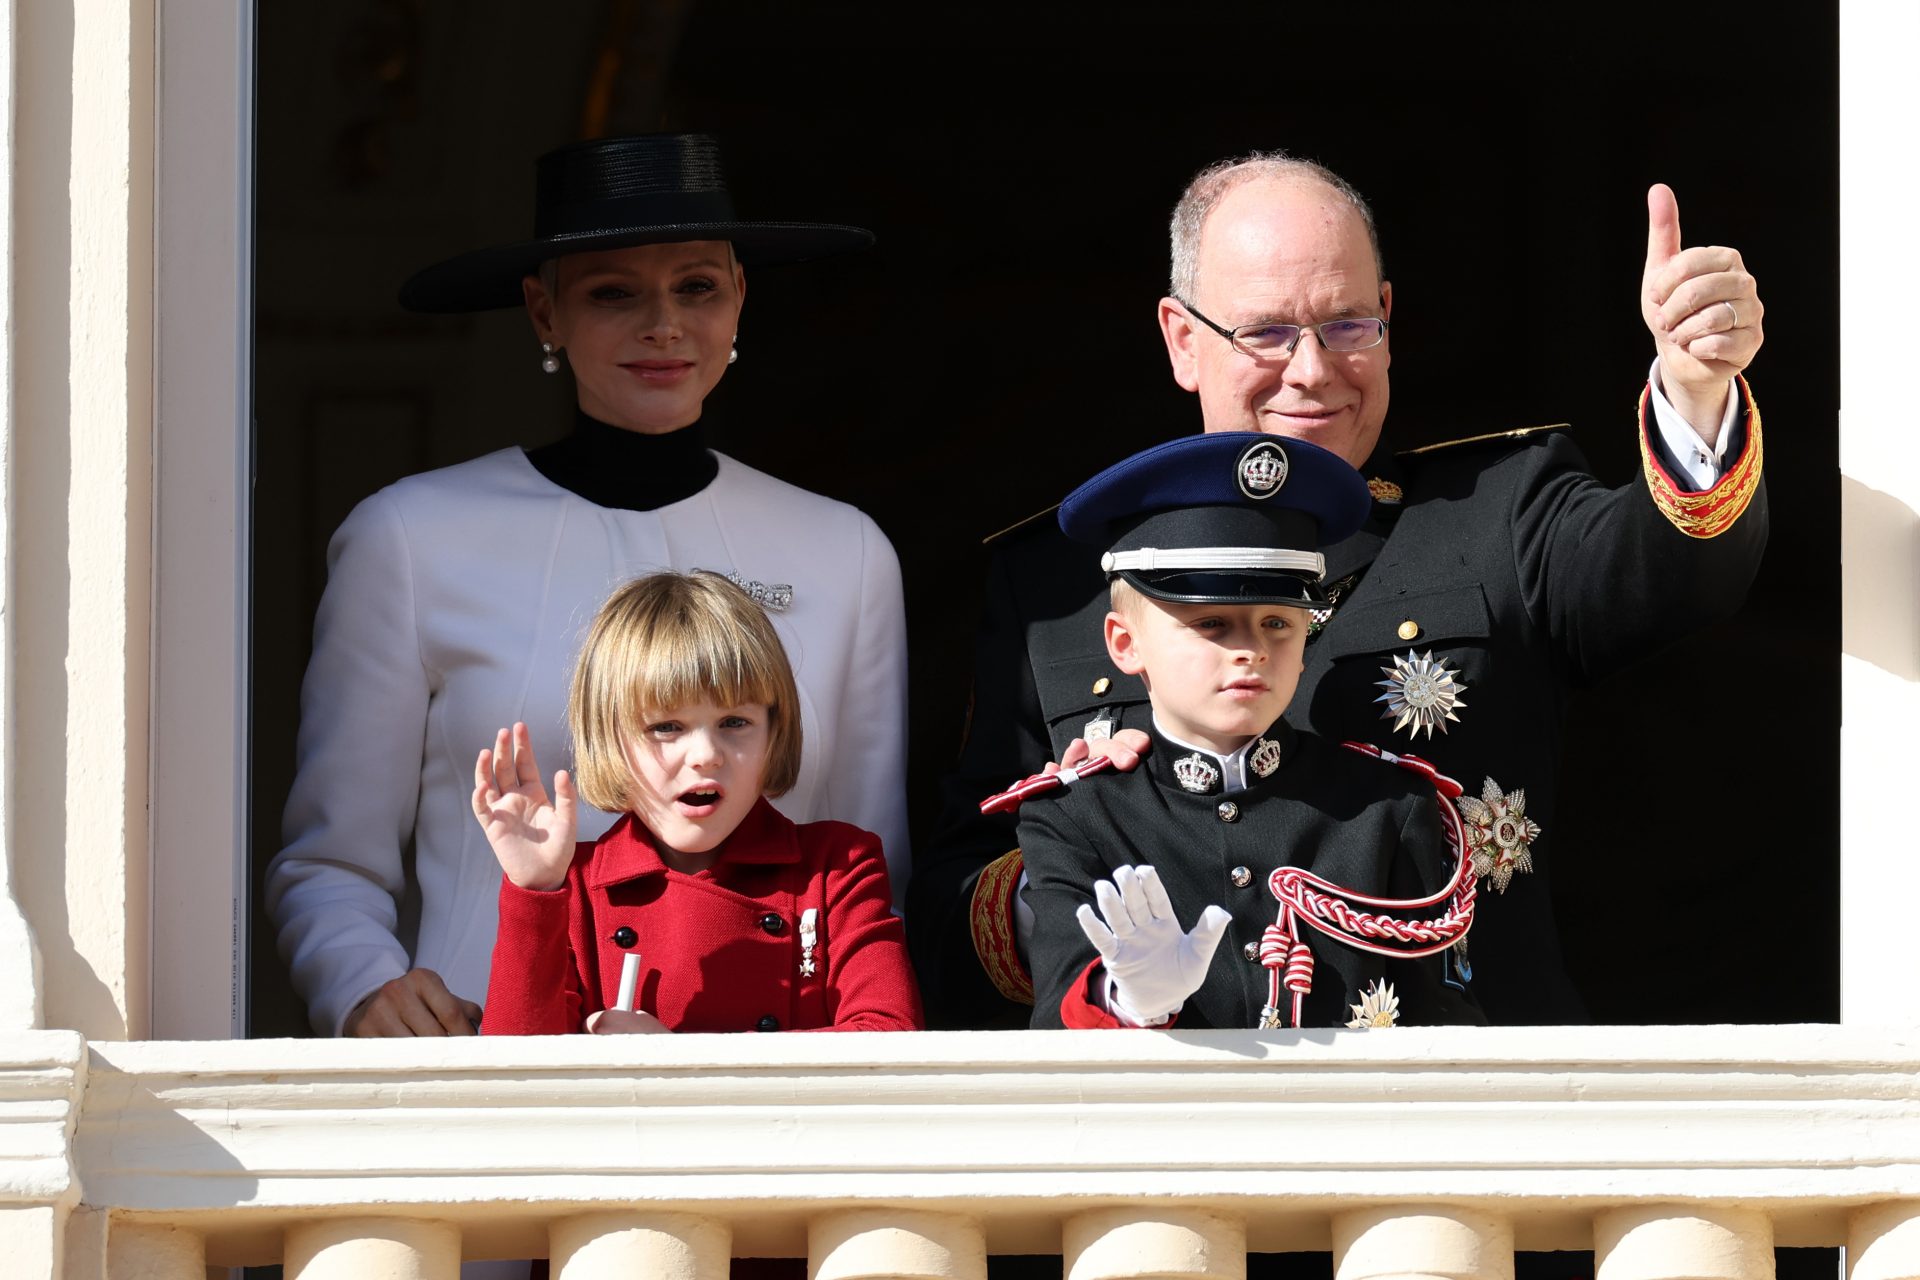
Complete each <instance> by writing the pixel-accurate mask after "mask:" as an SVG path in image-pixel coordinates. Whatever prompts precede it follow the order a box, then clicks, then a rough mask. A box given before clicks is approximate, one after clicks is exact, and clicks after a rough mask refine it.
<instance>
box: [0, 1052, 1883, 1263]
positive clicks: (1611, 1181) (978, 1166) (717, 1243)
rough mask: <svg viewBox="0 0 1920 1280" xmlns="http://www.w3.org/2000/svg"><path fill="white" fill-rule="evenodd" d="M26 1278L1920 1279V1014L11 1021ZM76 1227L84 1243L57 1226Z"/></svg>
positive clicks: (19, 1223) (2, 1079) (8, 1203)
mask: <svg viewBox="0 0 1920 1280" xmlns="http://www.w3.org/2000/svg"><path fill="white" fill-rule="evenodd" d="M0 1055H5V1057H4V1061H0V1178H3V1179H4V1183H3V1184H0V1197H4V1205H3V1206H0V1232H4V1233H6V1234H5V1235H4V1238H0V1244H4V1246H5V1247H6V1248H7V1249H8V1250H9V1251H10V1252H9V1253H8V1255H7V1256H8V1264H7V1265H6V1266H5V1272H6V1274H8V1275H21V1276H31V1275H40V1274H45V1275H50V1276H64V1277H77V1276H87V1277H89V1280H93V1278H95V1277H105V1276H114V1277H119V1276H133V1275H138V1276H143V1277H151V1278H152V1280H161V1278H163V1277H192V1280H201V1277H202V1274H203V1272H202V1268H203V1267H205V1266H208V1265H213V1266H221V1265H238V1264H242V1263H266V1262H275V1261H282V1262H284V1263H285V1264H286V1267H287V1271H286V1274H287V1275H288V1277H290V1280H331V1278H333V1277H348V1276H352V1277H362V1276H385V1275H392V1276H420V1277H428V1276H434V1277H453V1276H454V1275H455V1274H456V1266H455V1264H456V1261H457V1260H458V1259H459V1258H461V1257H466V1258H469V1259H474V1258H516V1257H517V1258H527V1257H548V1256H551V1257H552V1258H553V1259H554V1260H555V1274H556V1275H558V1276H561V1277H565V1278H567V1280H580V1278H582V1277H598V1276H615V1275H618V1276H657V1277H668V1278H674V1280H678V1278H682V1277H684V1278H688V1280H691V1278H692V1277H722V1276H724V1275H725V1274H726V1260H727V1258H728V1257H730V1256H793V1257H806V1258H808V1259H810V1274H812V1275H814V1276H816V1277H820V1278H822V1280H845V1278H848V1277H856V1276H860V1277H865V1276H925V1277H933V1276H940V1277H969V1276H971V1277H979V1276H982V1275H984V1274H985V1257H986V1255H988V1254H995V1253H1055V1252H1059V1253H1063V1254H1064V1256H1065V1260H1066V1267H1067V1274H1068V1275H1070V1276H1073V1277H1123V1276H1125V1277H1140V1276H1202V1277H1231V1276H1239V1275H1241V1274H1242V1272H1243V1270H1244V1267H1245V1255H1246V1253H1247V1252H1248V1251H1249V1250H1251V1251H1255V1252H1285V1251H1290V1250H1329V1249H1330V1250H1331V1251H1332V1252H1333V1254H1334V1256H1335V1259H1336V1264H1337V1269H1338V1270H1337V1274H1338V1275H1339V1276H1340V1277H1341V1278H1342V1280H1372V1278H1376V1277H1387V1276H1446V1277H1459V1278H1465V1277H1502V1276H1508V1275H1510V1274H1511V1272H1512V1254H1513V1250H1514V1249H1516V1248H1519V1249H1523V1250H1524V1249H1533V1250H1539V1249H1593V1250H1594V1251H1595V1252H1596V1254H1597V1263H1598V1267H1599V1273H1600V1275H1602V1276H1603V1277H1605V1278H1606V1280H1653V1278H1655V1277H1681V1276H1687V1277H1716V1278H1718V1277H1725V1278H1726V1280H1744V1278H1746V1277H1762V1276H1771V1275H1772V1274H1773V1257H1772V1248H1773V1246H1775V1245H1779V1246H1793V1245H1829V1246H1831V1245H1845V1246H1847V1247H1848V1249H1849V1261H1850V1264H1851V1268H1852V1271H1851V1274H1852V1276H1853V1280H1893V1278H1895V1277H1914V1276H1920V1038H1914V1037H1903V1036H1900V1035H1895V1034H1892V1033H1876V1032H1868V1031H1863V1030H1859V1029H1853V1028H1839V1027H1766V1028H1761V1027H1744V1028H1728V1027H1706V1028H1700V1027H1696V1028H1655V1029H1644V1028H1638V1029H1599V1028H1582V1029H1533V1030H1518V1029H1497V1030H1487V1029H1467V1028H1448V1029H1435V1030H1424V1029H1414V1028H1395V1029H1393V1030H1391V1031H1378V1032H1345V1031H1339V1032H1324V1031H1321V1032H1307V1033H1299V1032H1274V1033H1254V1032H1239V1033H1180V1032H1176V1033H1172V1034H1162V1033H1147V1032H1052V1033H1043V1032H1030V1033H1005V1034H974V1035H967V1034H922V1035H815V1036H803V1035H784V1036H660V1037H630V1038H620V1039H612V1038H607V1039H595V1038H591V1037H584V1036H576V1037H564V1038H553V1039H527V1040H485V1041H482V1040H457V1041H437V1042H380V1043H354V1042H315V1041H255V1042H249V1043H205V1044H202V1043H175V1042H155V1043H144V1044H143V1043H101V1042H95V1043H92V1044H88V1043H86V1042H83V1041H81V1040H80V1039H79V1038H78V1037H77V1036H74V1035H71V1034H70V1033H62V1032H37V1033H29V1034H25V1035H17V1036H12V1037H4V1038H0ZM42 1239H44V1240H45V1241H46V1242H47V1247H46V1249H45V1250H44V1257H42V1256H41V1255H40V1254H38V1253H34V1252H33V1250H34V1248H35V1245H34V1242H35V1241H38V1240H42Z"/></svg>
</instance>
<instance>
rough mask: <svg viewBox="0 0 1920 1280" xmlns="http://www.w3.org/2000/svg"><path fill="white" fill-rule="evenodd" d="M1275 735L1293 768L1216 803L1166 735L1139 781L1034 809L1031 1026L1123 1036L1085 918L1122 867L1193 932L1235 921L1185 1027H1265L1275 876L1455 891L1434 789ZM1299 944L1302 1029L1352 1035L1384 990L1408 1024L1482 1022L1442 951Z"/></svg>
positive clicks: (1412, 892) (1077, 789)
mask: <svg viewBox="0 0 1920 1280" xmlns="http://www.w3.org/2000/svg"><path fill="white" fill-rule="evenodd" d="M1265 736H1266V737H1267V738H1270V739H1272V740H1273V741H1275V742H1277V743H1279V744H1280V747H1281V752H1282V754H1281V762H1280V766H1279V768H1278V769H1276V770H1275V771H1274V772H1273V773H1272V774H1271V775H1269V776H1268V777H1266V778H1257V777H1252V776H1250V777H1249V778H1248V782H1249V784H1250V785H1248V787H1247V788H1246V789H1245V790H1243V791H1237V792H1233V793H1230V794H1229V793H1228V792H1226V791H1225V790H1224V789H1223V787H1222V785H1221V783H1220V781H1219V780H1218V778H1216V779H1215V780H1214V781H1213V782H1212V784H1211V785H1210V786H1209V787H1207V788H1206V789H1203V790H1198V791H1196V790H1192V789H1189V787H1188V786H1183V785H1182V784H1181V783H1180V782H1179V781H1178V779H1177V778H1176V777H1175V774H1174V763H1175V761H1176V760H1177V759H1180V758H1182V757H1184V756H1187V755H1189V754H1192V753H1193V749H1192V748H1190V747H1182V746H1179V745H1176V744H1174V743H1171V742H1168V741H1167V740H1166V739H1164V738H1161V737H1160V736H1158V735H1157V734H1156V735H1155V737H1154V744H1153V750H1152V752H1151V753H1149V755H1148V756H1147V760H1146V763H1145V764H1144V765H1142V766H1141V768H1140V769H1138V770H1136V771H1135V772H1133V773H1120V772H1118V771H1115V770H1108V771H1107V772H1105V773H1100V774H1096V775H1094V776H1092V777H1088V778H1084V779H1082V780H1081V781H1079V782H1077V783H1075V784H1074V785H1073V786H1072V787H1070V788H1067V789H1064V790H1061V791H1055V792H1053V793H1052V794H1050V795H1047V796H1044V797H1040V798H1036V799H1033V800H1029V801H1028V802H1027V803H1026V804H1025V805H1024V806H1022V808H1021V812H1020V828H1019V835H1020V847H1021V849H1022V851H1023V852H1024V854H1025V863H1026V871H1027V876H1028V879H1029V881H1030V883H1029V885H1028V887H1027V890H1026V895H1027V903H1028V905H1029V906H1031V907H1032V908H1033V914H1034V929H1033V983H1034V989H1035V993H1036V999H1035V1000H1034V1006H1033V1025H1034V1026H1036V1027H1059V1026H1062V1025H1078V1026H1088V1025H1100V1024H1101V1023H1102V1022H1103V1021H1104V1022H1106V1023H1109V1024H1110V1023H1111V1019H1110V1018H1104V1017H1103V1016H1102V1011H1103V1008H1104V1006H1103V1004H1102V1002H1101V1001H1102V998H1101V993H1100V992H1098V991H1096V990H1094V989H1093V987H1094V986H1099V985H1104V982H1105V970H1104V969H1103V968H1098V967H1094V968H1091V969H1090V968H1089V966H1092V965H1094V962H1095V961H1097V960H1098V959H1099V954H1098V953H1097V952H1096V951H1095V950H1094V948H1093V944H1092V943H1090V942H1088V941H1087V938H1086V935H1085V934H1084V933H1083V932H1082V931H1081V929H1080V926H1079V924H1078V922H1077V921H1076V920H1075V919H1074V912H1075V911H1076V910H1077V909H1078V908H1079V906H1080V904H1081V903H1089V904H1091V903H1092V902H1093V901H1094V896H1093V885H1094V882H1095V881H1097V880H1106V879H1111V878H1112V876H1113V870H1114V868H1115V867H1118V866H1122V865H1133V866H1140V865H1143V864H1145V865H1150V866H1152V867H1153V868H1154V870H1155V871H1157V872H1158V873H1159V875H1160V882H1161V884H1163V885H1164V886H1166V890H1167V896H1168V898H1169V899H1170V900H1171V901H1172V903H1173V909H1174V914H1175V915H1176V916H1177V917H1178V918H1179V921H1180V925H1181V927H1182V928H1183V929H1187V930H1191V929H1192V928H1193V927H1194V925H1195V924H1196V923H1197V922H1198V921H1199V918H1200V913H1201V912H1202V911H1204V910H1205V909H1206V908H1207V907H1208V906H1209V905H1219V906H1222V907H1225V908H1226V909H1227V911H1228V912H1229V913H1230V914H1231V915H1232V916H1233V923H1232V924H1231V925H1229V926H1228V928H1227V933H1226V936H1225V937H1224V938H1222V939H1221V942H1220V947H1219V949H1218V950H1217V951H1215V952H1214V956H1213V964H1212V966H1211V967H1210V968H1209V969H1208V970H1207V978H1206V982H1205V983H1204V984H1203V985H1202V986H1201V988H1200V990H1199V991H1197V992H1195V993H1194V994H1193V995H1192V996H1190V997H1188V999H1187V1002H1186V1004H1185V1005H1184V1006H1182V1008H1181V1010H1180V1013H1179V1019H1178V1025H1179V1026H1181V1027H1183V1028H1196V1027H1252V1026H1257V1025H1259V1020H1260V1013H1261V1009H1262V1006H1264V1005H1265V1004H1266V1001H1267V998H1268V993H1269V985H1268V973H1267V970H1266V968H1265V967H1264V966H1262V964H1261V962H1260V939H1261V934H1262V933H1263V932H1264V931H1265V930H1266V928H1267V927H1268V926H1269V925H1271V924H1273V923H1274V919H1275V915H1276V912H1277V910H1278V905H1279V904H1278V903H1277V902H1276V900H1275V899H1274V896H1273V894H1272V892H1271V891H1270V890H1269V889H1268V887H1267V876H1268V874H1269V873H1270V872H1272V871H1273V869H1274V868H1275V867H1280V866H1299V867H1304V868H1306V869H1308V870H1310V871H1312V872H1314V873H1315V874H1316V875H1319V876H1322V877H1324V878H1325V879H1328V880H1331V881H1333V882H1334V883H1335V884H1338V885H1340V886H1341V887H1342V888H1345V889H1352V890H1356V891H1358V892H1362V893H1367V894H1371V895H1374V896H1376V897H1391V898H1401V899H1410V898H1422V897H1425V896H1427V895H1429V894H1432V893H1435V892H1437V891H1438V890H1440V889H1441V888H1443V887H1444V886H1445V885H1446V884H1447V882H1448V880H1449V879H1450V878H1451V877H1452V875H1453V869H1454V858H1453V853H1452V851H1451V850H1450V849H1449V848H1448V847H1447V844H1446V840H1445V837H1444V836H1443V835H1442V833H1441V827H1440V817H1439V814H1438V812H1437V811H1436V809H1435V805H1436V803H1437V798H1436V796H1435V793H1434V789H1433V787H1432V785H1431V784H1429V783H1428V782H1427V780H1426V779H1425V778H1424V777H1422V776H1420V775H1419V774H1416V773H1412V772H1410V771H1408V770H1406V769H1402V768H1398V767H1396V766H1394V765H1391V764H1387V763H1385V762H1383V761H1380V760H1376V759H1372V758H1370V757H1367V756H1362V755H1359V754H1357V753H1355V752H1352V751H1348V750H1346V749H1344V748H1341V747H1337V746H1333V745H1331V744H1329V743H1327V742H1326V741H1324V740H1323V739H1321V738H1318V737H1316V736H1314V735H1313V734H1310V733H1296V732H1294V731H1293V730H1292V729H1291V728H1289V727H1288V725H1287V723H1286V721H1284V720H1282V721H1280V722H1279V723H1278V724H1276V725H1274V726H1273V727H1272V728H1271V729H1269V730H1268V731H1267V733H1266V735H1265ZM1440 910H1441V908H1438V907H1436V908H1433V909H1430V910H1428V911H1426V912H1424V913H1422V914H1420V915H1416V916H1413V917H1410V918H1431V917H1432V916H1434V915H1437V914H1438V913H1439V911H1440ZM1298 932H1299V935H1300V937H1301V940H1302V941H1304V942H1306V943H1307V945H1308V946H1309V947H1311V948H1312V950H1313V953H1314V961H1315V964H1314V977H1313V989H1312V991H1311V992H1310V993H1309V994H1308V996H1307V998H1306V1003H1305V1008H1304V1012H1303V1014H1302V1017H1301V1025H1303V1026H1309V1027H1327V1026H1342V1025H1345V1023H1346V1022H1347V1021H1348V1019H1349V1018H1351V1017H1352V1016H1353V1013H1352V1006H1353V1005H1355V1004H1357V1003H1359V1002H1360V999H1361V993H1362V992H1363V991H1365V990H1366V989H1367V988H1368V987H1369V986H1370V985H1372V984H1375V983H1380V982H1387V983H1391V984H1392V986H1393V989H1394V995H1395V996H1396V998H1397V999H1398V1000H1399V1020H1400V1021H1401V1022H1404V1023H1408V1024H1431V1023H1462V1022H1464V1023H1478V1022H1481V1021H1483V1019H1482V1018H1481V1016H1480V1012H1479V1010H1478V1009H1477V1008H1476V1007H1475V1006H1474V1004H1473V1002H1472V1001H1471V1000H1470V999H1469V997H1468V996H1467V993H1466V986H1465V983H1464V982H1462V981H1461V980H1460V978H1459V975H1458V973H1457V971H1456V969H1455V968H1454V966H1453V964H1452V961H1451V957H1450V956H1448V955H1447V954H1445V953H1443V954H1441V955H1437V956H1429V957H1426V958H1424V959H1418V960H1408V959H1387V958H1384V957H1381V956H1377V955H1373V954H1371V953H1368V952H1365V951H1361V950H1359V949H1357V948H1355V947H1351V946H1347V945H1345V944H1343V943H1341V942H1338V941H1334V940H1332V939H1329V938H1327V937H1325V936H1324V935H1322V934H1320V933H1319V932H1317V931H1316V930H1314V929H1312V928H1311V927H1308V926H1305V925H1300V926H1298ZM1063 1001H1064V1002H1065V1003H1066V1005H1067V1006H1068V1007H1067V1008H1066V1009H1065V1011H1064V1012H1065V1014H1066V1018H1065V1021H1064V1023H1063ZM1288 1003H1289V1002H1286V1001H1284V1000H1283V1003H1282V1005H1281V1008H1282V1009H1283V1011H1285V1010H1287V1009H1288ZM1090 1012H1091V1013H1093V1014H1094V1015H1095V1016H1094V1017H1092V1018H1090V1017H1088V1016H1087V1015H1088V1014H1089V1013H1090ZM1284 1016H1286V1017H1288V1020H1289V1022H1290V1020H1291V1015H1290V1013H1286V1014H1284Z"/></svg>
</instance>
